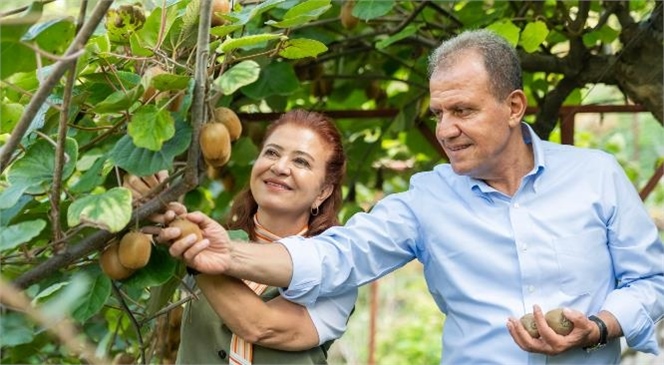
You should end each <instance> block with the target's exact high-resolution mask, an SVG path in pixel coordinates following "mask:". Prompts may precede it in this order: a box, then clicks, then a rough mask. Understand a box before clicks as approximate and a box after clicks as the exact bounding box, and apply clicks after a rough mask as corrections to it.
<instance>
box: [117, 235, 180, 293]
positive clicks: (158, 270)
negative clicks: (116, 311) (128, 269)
mask: <svg viewBox="0 0 664 365" xmlns="http://www.w3.org/2000/svg"><path fill="white" fill-rule="evenodd" d="M177 263H178V261H177V260H175V259H174V258H173V257H172V256H171V255H170V254H169V253H168V250H167V249H166V248H165V247H162V246H155V245H153V246H152V253H151V254H150V261H148V264H147V265H146V266H145V267H143V268H142V269H140V270H138V271H137V272H136V273H135V274H134V275H132V276H131V277H129V278H128V279H126V280H125V281H124V283H125V285H127V286H131V287H135V288H147V287H151V286H157V285H162V284H164V283H166V282H167V281H168V279H170V277H171V276H173V273H174V272H175V267H176V266H177Z"/></svg>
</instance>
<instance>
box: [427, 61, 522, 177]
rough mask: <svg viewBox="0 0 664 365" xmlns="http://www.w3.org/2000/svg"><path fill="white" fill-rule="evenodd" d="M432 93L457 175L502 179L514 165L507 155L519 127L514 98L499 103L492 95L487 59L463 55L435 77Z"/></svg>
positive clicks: (440, 137) (440, 133)
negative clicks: (512, 111) (510, 166)
mask: <svg viewBox="0 0 664 365" xmlns="http://www.w3.org/2000/svg"><path fill="white" fill-rule="evenodd" d="M429 89H430V92H431V111H432V112H433V113H434V114H435V115H436V117H437V124H436V137H437V138H438V141H439V143H440V144H441V146H442V147H443V149H444V150H445V153H446V154H447V156H448V157H449V160H450V164H451V165H452V169H453V170H454V172H456V173H457V174H460V175H468V176H471V177H474V178H477V179H485V180H492V179H495V178H496V177H498V176H500V175H501V171H502V170H503V168H505V167H507V165H508V164H509V163H510V161H511V160H512V159H511V158H510V156H509V153H507V152H506V150H508V148H507V147H508V145H509V143H510V141H511V140H512V141H513V140H514V139H513V138H512V139H510V137H511V134H512V133H513V129H514V127H515V126H517V128H518V123H519V121H518V120H514V119H515V118H514V116H513V115H511V108H510V102H509V100H510V97H508V98H507V99H506V100H497V99H496V97H495V96H494V94H493V93H492V91H493V90H491V83H490V82H489V76H488V74H487V72H486V70H485V69H484V65H483V60H482V58H481V56H480V55H479V54H477V53H476V52H475V51H464V52H462V53H460V54H458V55H457V56H456V58H455V59H454V60H452V61H451V62H450V64H449V65H447V66H445V67H442V68H439V69H438V70H436V71H435V72H434V74H433V75H432V76H431V80H430V82H429ZM515 122H516V124H515Z"/></svg>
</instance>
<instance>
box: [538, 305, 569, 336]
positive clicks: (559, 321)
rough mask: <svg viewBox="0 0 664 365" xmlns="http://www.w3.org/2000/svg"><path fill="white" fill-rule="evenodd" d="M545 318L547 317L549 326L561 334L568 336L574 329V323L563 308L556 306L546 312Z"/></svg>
mask: <svg viewBox="0 0 664 365" xmlns="http://www.w3.org/2000/svg"><path fill="white" fill-rule="evenodd" d="M544 319H546V323H547V324H548V325H549V327H551V328H552V329H553V330H554V331H555V332H556V333H557V334H559V335H562V336H567V335H568V334H569V333H570V332H572V330H573V329H574V323H572V322H571V321H570V320H569V319H567V317H565V316H564V315H563V309H562V308H556V309H552V310H550V311H548V312H546V314H545V315H544Z"/></svg>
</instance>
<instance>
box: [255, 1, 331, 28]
mask: <svg viewBox="0 0 664 365" xmlns="http://www.w3.org/2000/svg"><path fill="white" fill-rule="evenodd" d="M331 7H332V5H330V0H309V1H305V2H303V3H300V4H298V5H295V6H294V7H292V8H290V9H289V10H288V11H287V12H286V14H285V15H284V18H283V20H282V21H280V22H276V21H273V20H270V21H267V22H265V24H267V25H271V26H273V27H277V28H292V27H295V26H298V25H301V24H304V23H306V22H308V21H310V20H313V19H317V18H318V17H320V16H321V15H322V14H323V13H325V12H326V11H327V10H328V9H330V8H331Z"/></svg>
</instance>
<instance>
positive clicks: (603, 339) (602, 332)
mask: <svg viewBox="0 0 664 365" xmlns="http://www.w3.org/2000/svg"><path fill="white" fill-rule="evenodd" d="M588 319H589V320H591V321H593V322H595V324H596V325H597V327H598V328H599V341H597V343H596V344H595V345H593V346H587V347H584V348H583V349H584V350H586V352H591V351H595V350H598V349H601V348H602V347H604V346H606V343H607V342H608V337H609V328H608V327H607V326H606V323H604V321H603V320H602V319H601V318H599V317H597V316H595V315H592V316H590V317H588Z"/></svg>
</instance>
